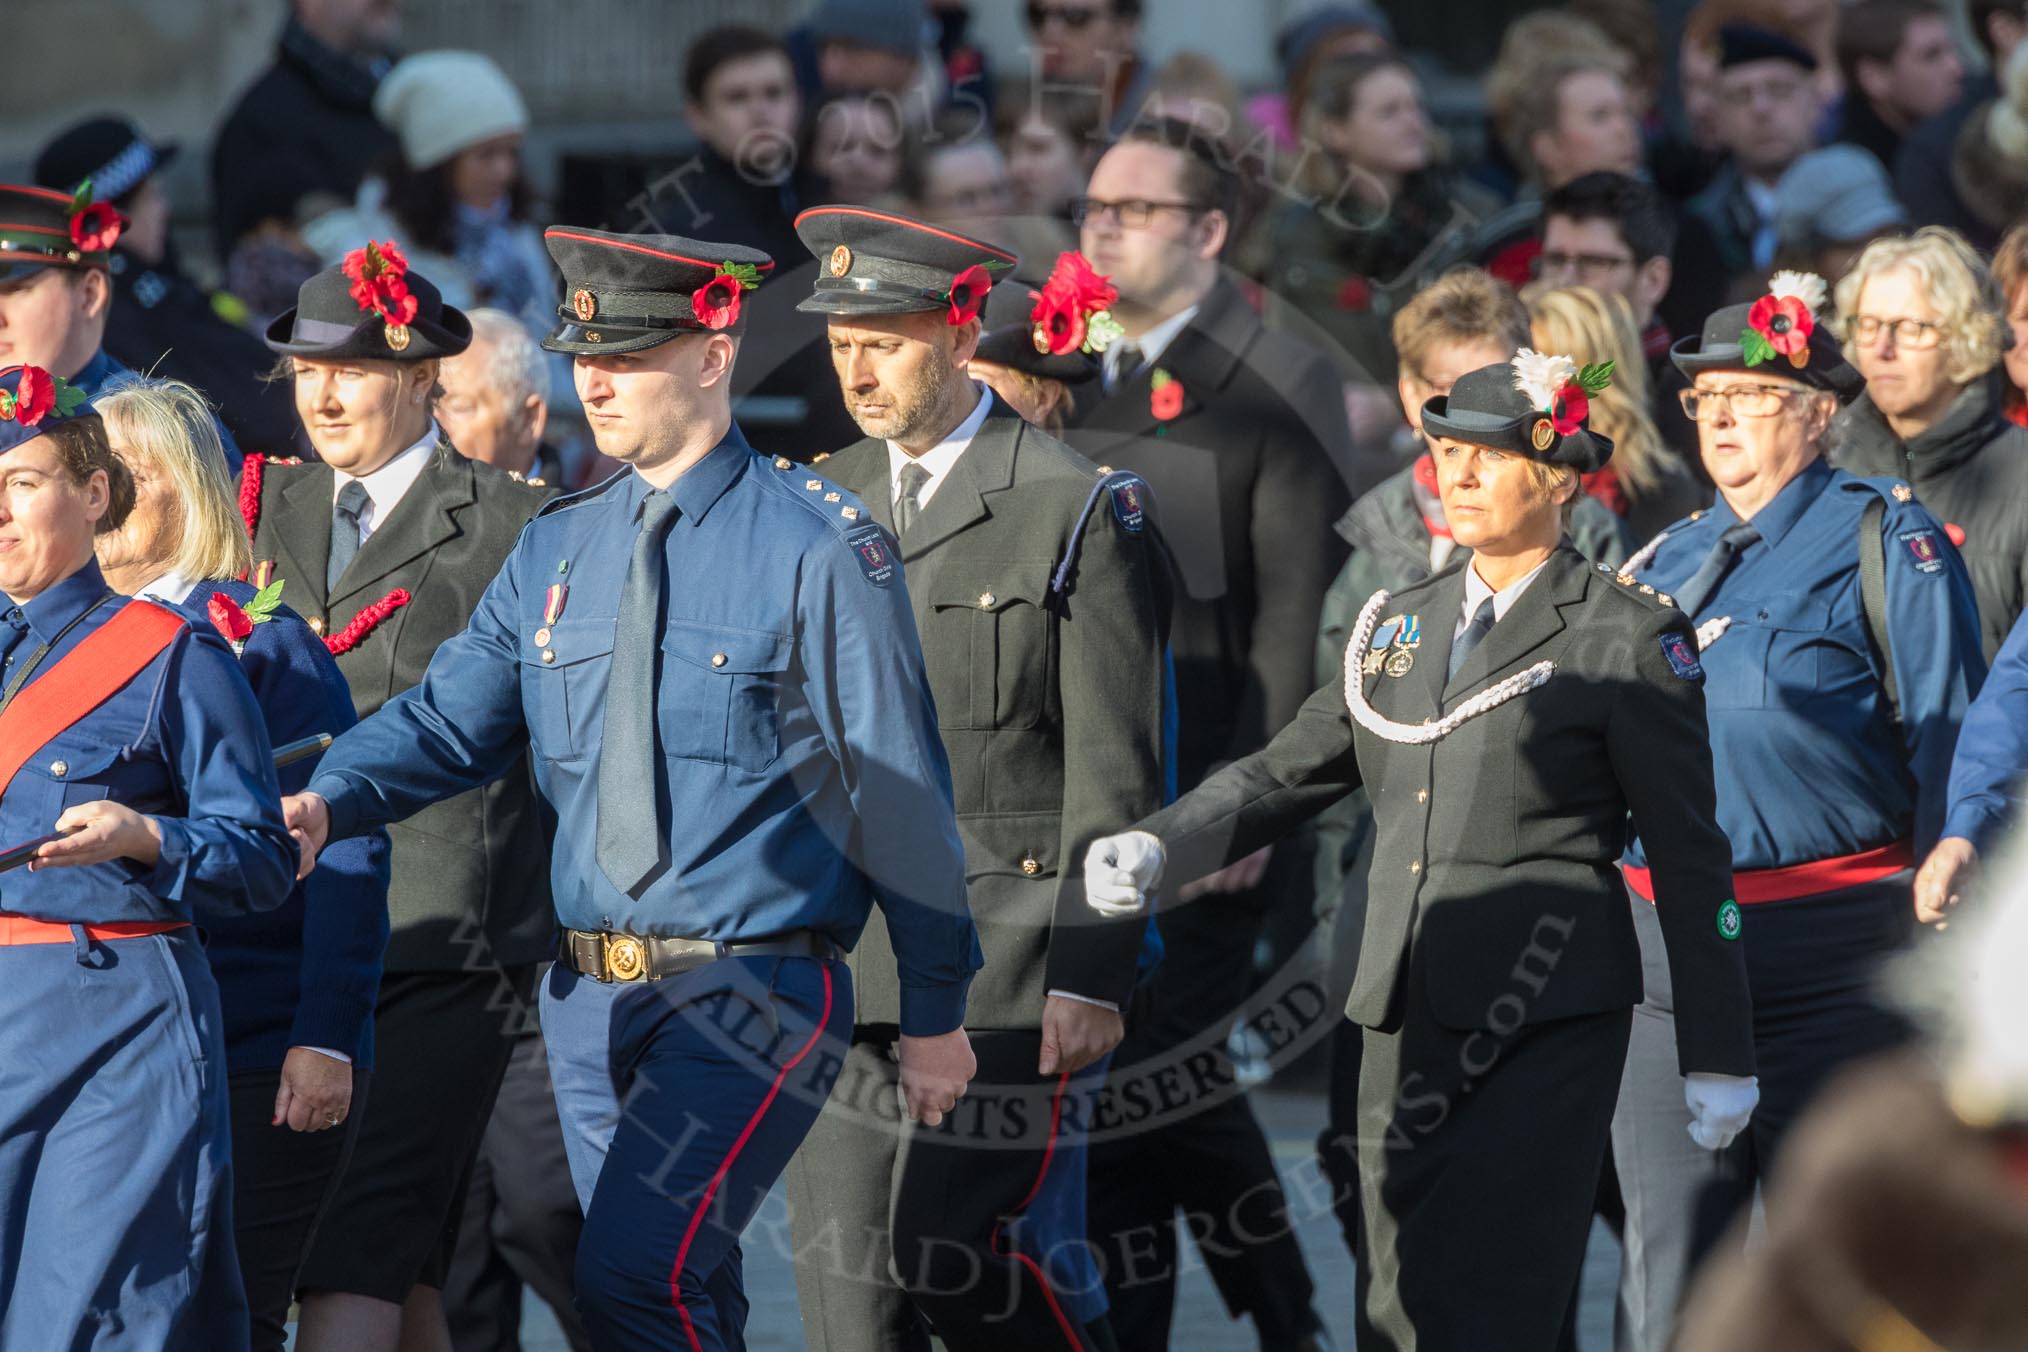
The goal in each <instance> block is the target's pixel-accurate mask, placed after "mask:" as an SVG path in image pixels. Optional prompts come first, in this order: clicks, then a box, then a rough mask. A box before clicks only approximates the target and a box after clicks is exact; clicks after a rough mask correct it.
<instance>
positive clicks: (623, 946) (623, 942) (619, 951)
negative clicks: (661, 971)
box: [602, 934, 648, 981]
mask: <svg viewBox="0 0 2028 1352" xmlns="http://www.w3.org/2000/svg"><path fill="white" fill-rule="evenodd" d="M602 939H603V942H604V944H605V949H606V952H605V958H606V976H607V977H608V978H610V979H611V980H614V981H639V980H641V979H642V978H643V977H645V976H646V975H647V973H648V946H647V945H646V944H644V943H642V942H641V940H640V939H639V938H638V937H636V936H635V935H632V934H606V935H604V936H602Z"/></svg>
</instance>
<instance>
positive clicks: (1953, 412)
mask: <svg viewBox="0 0 2028 1352" xmlns="http://www.w3.org/2000/svg"><path fill="white" fill-rule="evenodd" d="M2007 310H2008V307H2007V302H2006V300H2005V298H2004V297H2003V296H2002V294H2001V291H2000V287H1999V284H1998V283H1997V282H1996V281H1994V279H1993V274H1992V272H1991V271H1990V270H1989V269H1988V268H1987V267H1986V265H1985V263H1984V262H1983V261H1981V260H1980V258H1979V256H1978V255H1977V254H1976V253H1974V252H1973V251H1972V248H1971V246H1970V245H1968V244H1966V243H1965V241H1964V240H1963V239H1962V238H1961V237H1960V236H1958V235H1956V234H1954V233H1952V232H1951V231H1949V230H1944V229H1941V228H1939V227H1936V226H1929V227H1925V228H1924V229H1921V230H1918V231H1916V232H1915V234H1913V235H1911V236H1909V237H1908V238H1906V239H1882V240H1875V241H1874V242H1873V243H1872V244H1869V245H1868V246H1867V247H1866V252H1865V253H1863V254H1861V255H1859V261H1858V262H1857V263H1855V264H1853V266H1852V270H1851V271H1850V272H1848V273H1846V274H1845V277H1844V280H1842V281H1841V282H1839V283H1838V316H1839V318H1838V326H1839V331H1840V334H1839V336H1840V337H1842V338H1843V339H1844V340H1845V351H1846V354H1847V355H1848V356H1849V357H1850V358H1851V360H1852V362H1853V364H1854V365H1855V366H1857V367H1858V368H1859V373H1860V374H1861V375H1863V376H1865V377H1866V393H1865V395H1864V396H1862V397H1861V398H1860V399H1858V400H1857V401H1855V402H1854V403H1853V405H1852V406H1851V407H1850V408H1848V409H1846V410H1845V412H1844V413H1843V414H1841V415H1840V416H1839V419H1838V423H1837V426H1836V428H1835V429H1834V434H1833V435H1834V441H1835V445H1836V449H1835V451H1834V455H1835V458H1836V459H1837V461H1838V464H1839V466H1840V468H1843V469H1847V470H1850V471H1851V472H1852V473H1854V474H1891V475H1895V476H1898V477H1901V478H1905V479H1907V480H1908V483H1909V486H1910V487H1911V488H1913V489H1914V490H1915V495H1916V497H1917V498H1919V499H1920V500H1921V502H1922V505H1923V506H1925V507H1927V508H1929V510H1930V511H1932V512H1934V513H1936V515H1937V516H1938V517H1939V518H1941V519H1942V521H1943V523H1944V531H1945V533H1946V534H1948V535H1949V536H1950V538H1951V543H1952V544H1954V545H1956V546H1957V547H1958V552H1959V553H1961V554H1962V555H1963V556H1964V560H1965V568H1966V570H1967V571H1969V572H1970V573H1971V575H1972V590H1973V591H1974V592H1975V593H1977V595H1978V598H1979V623H1980V639H1981V643H1982V645H1983V647H1984V649H1985V654H1986V659H1987V660H1988V661H1991V660H1992V657H1993V654H1994V653H1996V652H1998V651H1999V650H2000V644H2001V643H2002V642H2004V641H2005V640H2006V637H2007V631H2008V630H2009V629H2011V628H2012V627H2013V625H2014V620H2015V619H2016V617H2018V616H2019V615H2020V614H2021V612H2022V610H2023V608H2024V607H2028V511H2023V510H2022V504H2023V503H2024V502H2028V428H2021V427H2017V426H2015V425H2014V424H2013V423H2012V422H2010V421H2009V420H2008V418H2007V414H2006V407H2007V400H2006V392H2007V388H2008V382H2007V372H2006V370H2005V369H2004V367H2003V364H2002V361H2001V358H2002V355H2003V354H2004V353H2005V352H2006V350H2007V346H2008V341H2009V336H2010V335H2009V332H2008V325H2007Z"/></svg>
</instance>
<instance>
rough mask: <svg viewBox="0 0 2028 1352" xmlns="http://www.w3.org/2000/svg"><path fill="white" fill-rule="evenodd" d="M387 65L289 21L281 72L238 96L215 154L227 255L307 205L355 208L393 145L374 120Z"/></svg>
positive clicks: (273, 71) (218, 223)
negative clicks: (317, 201)
mask: <svg viewBox="0 0 2028 1352" xmlns="http://www.w3.org/2000/svg"><path fill="white" fill-rule="evenodd" d="M384 71H385V66H384V65H383V64H376V65H373V66H368V65H364V64H362V63H360V62H358V61H355V60H353V59H351V58H350V57H347V56H345V55H344V54H343V53H340V52H335V51H332V50H331V49H330V48H329V47H326V46H324V45H323V44H322V43H321V42H318V41H317V40H316V39H315V38H313V37H311V36H310V34H309V33H308V32H307V31H305V30H304V29H303V27H302V26H301V25H300V24H298V23H296V22H295V21H294V20H291V21H290V23H289V25H288V26H287V27H286V28H284V29H283V30H282V36H281V41H280V42H279V43H278V44H277V46H276V50H275V64H274V65H272V66H269V67H268V68H267V70H266V71H265V72H263V73H262V75H261V77H260V78H259V79H258V80H255V81H254V83H253V85H252V86H251V87H250V88H249V89H248V90H247V91H246V93H245V94H243V95H241V96H240V100H239V103H238V105H237V106H235V107H234V108H233V110H232V112H231V113H230V114H229V115H228V116H227V117H226V119H225V123H224V125H223V126H221V127H220V128H219V130H218V140H217V142H216V143H215V144H214V145H213V146H212V148H211V207H212V223H213V230H214V238H215V240H216V242H217V245H218V251H219V253H220V254H221V255H225V254H229V253H231V252H232V248H233V246H234V245H235V244H237V243H238V242H239V240H240V239H241V237H242V236H244V235H246V234H247V233H248V232H249V231H251V230H252V229H253V228H254V227H255V226H257V225H259V224H260V223H261V222H262V221H264V220H269V219H274V220H280V221H283V222H286V223H289V224H294V223H295V221H296V216H297V207H298V206H299V205H300V204H301V203H302V202H303V200H304V199H305V198H310V197H318V196H324V197H329V198H330V199H331V202H332V205H334V206H335V205H340V204H343V203H348V202H350V201H351V200H352V198H353V195H354V194H355V193H356V192H357V191H358V188H359V182H360V180H361V179H363V178H364V177H365V176H366V170H367V168H368V167H369V166H370V165H372V163H373V162H374V161H375V160H376V159H378V158H380V156H381V155H383V154H385V153H386V152H387V151H389V150H391V149H392V148H393V147H394V144H395V140H394V133H393V132H391V131H389V130H388V129H387V128H386V127H384V126H382V125H381V122H380V119H379V118H377V117H375V116H374V115H373V91H374V90H375V89H376V88H377V87H378V86H379V84H380V77H381V75H382V74H383V73H384Z"/></svg>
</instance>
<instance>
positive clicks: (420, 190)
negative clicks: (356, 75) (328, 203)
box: [303, 51, 556, 335]
mask: <svg viewBox="0 0 2028 1352" xmlns="http://www.w3.org/2000/svg"><path fill="white" fill-rule="evenodd" d="M373 111H374V114H375V115H376V116H377V117H379V119H380V120H381V122H382V123H383V124H385V125H386V126H387V127H388V129H389V130H391V131H393V132H394V133H395V136H396V138H397V139H398V141H399V142H400V149H399V152H398V154H397V155H396V156H395V157H394V159H393V160H392V161H390V162H387V163H384V164H383V165H382V166H381V167H380V169H379V171H378V172H376V173H375V174H373V175H372V176H369V177H368V178H367V180H366V181H365V183H364V184H362V185H361V186H360V189H359V198H358V201H357V202H355V203H354V204H353V205H352V206H350V207H345V208H341V209H339V210H337V211H331V212H327V213H325V214H324V215H322V216H320V217H318V218H317V219H316V220H314V221H312V222H310V223H309V224H308V225H307V226H305V227H304V229H303V238H304V239H305V240H306V241H307V242H308V243H309V245H310V247H311V248H313V249H315V250H316V251H317V253H318V255H319V256H320V257H321V259H322V260H323V262H324V263H326V264H327V265H328V264H332V263H337V262H339V261H340V260H341V259H343V258H344V256H345V255H346V254H347V253H348V252H350V251H351V250H352V249H354V248H356V247H357V246H358V243H359V241H360V240H362V239H392V240H393V241H394V242H395V243H396V244H398V245H400V246H401V249H402V252H403V253H404V254H405V255H406V256H407V258H408V260H409V262H410V264H411V265H412V266H413V267H414V268H415V269H416V270H417V271H419V272H423V273H425V274H427V275H428V276H429V277H430V279H431V280H432V281H434V282H436V283H437V285H438V288H439V289H440V290H441V291H442V292H443V294H444V300H445V303H447V304H450V305H455V306H457V307H459V308H461V309H470V308H471V307H473V306H476V305H486V306H491V307H493V308H495V309H500V310H506V311H507V312H508V313H510V314H513V315H515V316H517V317H518V318H520V319H521V320H522V322H523V323H524V324H526V325H527V326H528V327H529V328H530V330H531V331H532V332H534V333H536V334H537V335H540V334H542V333H545V332H547V331H548V329H549V327H550V325H551V324H552V323H553V322H554V320H555V318H556V313H555V310H556V283H555V276H554V272H553V269H552V268H551V267H550V263H549V257H548V254H547V253H546V252H545V251H544V249H543V247H542V232H541V231H540V229H538V228H537V227H536V225H535V224H534V223H533V222H531V221H530V220H529V219H528V187H527V182H526V180H525V179H524V178H523V177H522V173H521V139H522V135H523V134H524V133H525V132H526V131H527V129H528V107H527V105H526V104H525V103H523V102H522V99H521V94H520V92H519V91H518V90H516V89H515V87H514V85H513V82H512V81H510V80H509V79H508V78H507V76H506V74H505V72H503V71H502V70H501V69H500V67H499V66H497V65H495V64H494V63H493V61H492V60H491V58H489V57H486V56H482V55H480V54H479V53H478V52H458V51H439V52H419V53H417V54H416V55H414V56H410V57H405V58H403V59H402V60H401V61H400V62H399V63H398V64H396V66H395V67H394V69H392V70H390V71H389V72H388V73H387V77H386V78H385V79H383V80H382V81H381V82H380V87H379V89H378V91H377V92H375V94H374V96H373Z"/></svg>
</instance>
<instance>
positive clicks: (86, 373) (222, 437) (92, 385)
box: [70, 348, 246, 479]
mask: <svg viewBox="0 0 2028 1352" xmlns="http://www.w3.org/2000/svg"><path fill="white" fill-rule="evenodd" d="M132 374H133V371H132V370H131V369H130V368H128V367H126V366H122V365H121V364H120V363H119V362H117V361H114V360H113V357H112V354H111V353H109V352H107V351H106V350H105V349H104V348H100V349H99V350H98V351H96V352H94V353H92V359H91V360H90V361H88V362H86V363H85V364H84V369H83V370H81V371H79V372H78V373H77V374H76V375H75V376H72V377H71V381H70V383H71V384H73V385H75V386H77V388H79V389H81V390H83V391H84V392H85V397H86V398H87V399H96V398H98V397H99V395H101V394H103V393H105V389H106V386H107V385H109V384H111V383H112V382H113V381H115V380H117V379H119V378H120V377H121V376H128V375H132ZM211 425H212V427H213V428H214V429H215V430H216V431H217V432H218V444H219V445H220V446H222V447H224V449H225V472H226V475H227V477H229V478H232V479H238V478H239V467H240V465H241V463H242V462H244V460H245V459H246V457H245V456H244V455H242V454H241V453H240V449H239V443H238V442H237V441H234V440H233V437H232V433H231V432H230V431H229V430H227V428H226V425H225V424H224V423H222V422H220V421H219V420H218V415H217V414H216V413H214V414H212V415H211Z"/></svg>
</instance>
